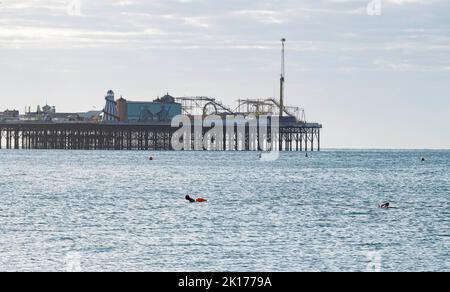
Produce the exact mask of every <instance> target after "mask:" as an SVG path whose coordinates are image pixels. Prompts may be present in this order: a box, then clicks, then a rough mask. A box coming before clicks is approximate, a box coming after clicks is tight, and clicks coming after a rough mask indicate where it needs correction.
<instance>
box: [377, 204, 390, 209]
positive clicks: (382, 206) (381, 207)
mask: <svg viewBox="0 0 450 292" xmlns="http://www.w3.org/2000/svg"><path fill="white" fill-rule="evenodd" d="M390 205H391V204H390V203H389V202H388V203H383V204H380V205H379V206H378V207H379V208H380V209H389V208H390Z"/></svg>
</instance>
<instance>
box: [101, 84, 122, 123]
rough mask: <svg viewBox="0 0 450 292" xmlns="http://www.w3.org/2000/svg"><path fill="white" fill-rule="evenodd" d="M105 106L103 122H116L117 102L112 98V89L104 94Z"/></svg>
mask: <svg viewBox="0 0 450 292" xmlns="http://www.w3.org/2000/svg"><path fill="white" fill-rule="evenodd" d="M105 101H106V104H105V108H104V109H103V118H102V121H104V122H118V121H119V114H118V112H117V103H116V101H115V100H114V91H112V90H109V91H108V93H107V94H106V96H105Z"/></svg>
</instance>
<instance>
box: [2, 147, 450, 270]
mask: <svg viewBox="0 0 450 292" xmlns="http://www.w3.org/2000/svg"><path fill="white" fill-rule="evenodd" d="M149 155H155V157H156V160H155V161H149V160H148V157H149ZM421 157H426V159H427V160H426V162H425V163H422V162H421ZM257 158H258V154H257V153H211V152H209V153H206V152H202V153H199V152H195V153H182V152H156V153H155V152H154V153H147V152H84V151H9V150H0V199H1V201H0V270H1V271H65V270H83V271H366V270H380V269H381V270H382V271H450V263H449V262H450V237H449V236H450V151H324V152H321V153H314V154H312V155H311V156H310V157H309V158H305V157H304V154H301V153H287V154H283V155H282V156H281V159H280V160H278V161H275V162H261V161H258V159H257ZM186 194H191V195H192V196H194V197H204V198H207V199H209V202H208V203H206V204H189V203H187V201H185V200H184V196H185V195H186ZM383 201H390V202H391V203H392V205H394V206H396V207H398V209H391V210H381V209H378V208H377V205H378V204H379V203H381V202H383Z"/></svg>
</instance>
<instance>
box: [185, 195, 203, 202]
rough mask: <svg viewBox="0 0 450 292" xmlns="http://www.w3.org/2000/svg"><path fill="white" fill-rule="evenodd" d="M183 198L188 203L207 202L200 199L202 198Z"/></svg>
mask: <svg viewBox="0 0 450 292" xmlns="http://www.w3.org/2000/svg"><path fill="white" fill-rule="evenodd" d="M185 198H186V200H187V201H189V202H190V203H206V202H208V200H206V199H202V198H198V199H196V200H195V199H193V198H191V196H189V195H187V196H186V197H185Z"/></svg>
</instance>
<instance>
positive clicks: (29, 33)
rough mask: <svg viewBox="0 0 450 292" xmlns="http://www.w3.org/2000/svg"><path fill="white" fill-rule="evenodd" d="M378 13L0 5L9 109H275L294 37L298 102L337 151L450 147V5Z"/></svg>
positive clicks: (336, 3) (1, 82) (148, 4)
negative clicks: (178, 102)
mask: <svg viewBox="0 0 450 292" xmlns="http://www.w3.org/2000/svg"><path fill="white" fill-rule="evenodd" d="M371 1H372V0H304V1H302V0H221V1H217V0H96V1H87V0H0V2H1V3H0V86H1V91H0V110H4V109H6V108H9V109H11V108H17V109H19V110H20V111H22V112H23V111H24V108H25V107H26V106H32V108H33V109H34V108H35V107H36V105H37V104H41V105H42V104H45V103H46V101H47V102H48V103H49V104H51V105H55V106H56V107H57V110H58V111H85V110H91V109H94V108H96V109H100V108H102V106H103V96H104V95H105V93H106V91H107V90H108V89H113V90H115V91H116V93H118V94H122V95H123V96H124V97H125V98H128V99H132V100H150V99H154V98H155V97H156V96H158V95H162V94H164V93H166V92H170V93H171V94H172V95H175V96H198V95H202V96H203V95H205V96H212V97H217V98H220V99H222V100H224V102H225V103H226V104H229V105H234V104H235V101H236V100H237V99H239V98H247V97H251V98H260V97H261V98H262V97H271V96H274V95H275V94H276V92H277V91H278V79H279V70H280V64H279V63H280V43H279V40H280V39H281V38H282V37H285V38H287V40H288V43H287V50H288V51H287V77H286V79H287V89H286V90H287V99H288V103H289V104H292V105H296V106H301V107H304V108H305V109H306V112H307V119H308V120H309V121H317V122H321V123H323V125H324V132H323V143H324V146H325V147H330V148H334V147H339V148H342V147H343V148H447V149H448V148H450V21H449V19H450V1H449V0H380V2H381V4H382V5H381V11H380V12H381V15H380V16H376V15H375V16H369V14H374V12H376V10H373V9H369V11H367V6H368V4H369V3H370V2H371ZM79 4H81V5H79ZM78 6H80V9H78V8H77V7H78ZM368 12H369V13H368Z"/></svg>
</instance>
